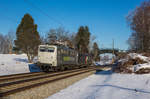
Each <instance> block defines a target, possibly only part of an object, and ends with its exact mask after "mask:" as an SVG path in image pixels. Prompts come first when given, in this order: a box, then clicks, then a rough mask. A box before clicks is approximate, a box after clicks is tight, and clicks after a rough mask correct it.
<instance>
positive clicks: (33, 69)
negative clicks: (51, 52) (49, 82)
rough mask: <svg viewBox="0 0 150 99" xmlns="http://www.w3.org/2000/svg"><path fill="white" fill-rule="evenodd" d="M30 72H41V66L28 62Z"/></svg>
mask: <svg viewBox="0 0 150 99" xmlns="http://www.w3.org/2000/svg"><path fill="white" fill-rule="evenodd" d="M28 66H29V70H30V72H40V71H41V70H40V68H39V67H38V66H37V65H36V64H28Z"/></svg>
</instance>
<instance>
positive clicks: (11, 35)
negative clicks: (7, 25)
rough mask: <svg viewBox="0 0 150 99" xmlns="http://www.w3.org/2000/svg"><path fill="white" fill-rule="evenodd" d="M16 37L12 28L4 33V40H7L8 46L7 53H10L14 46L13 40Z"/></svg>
mask: <svg viewBox="0 0 150 99" xmlns="http://www.w3.org/2000/svg"><path fill="white" fill-rule="evenodd" d="M15 38H16V35H15V32H13V31H12V30H11V31H9V32H8V34H7V35H6V40H7V42H8V47H9V53H10V54H11V53H12V50H13V47H14V40H15Z"/></svg>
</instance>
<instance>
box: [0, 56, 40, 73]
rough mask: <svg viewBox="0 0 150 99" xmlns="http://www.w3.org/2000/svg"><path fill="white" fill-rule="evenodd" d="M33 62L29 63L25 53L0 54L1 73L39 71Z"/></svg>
mask: <svg viewBox="0 0 150 99" xmlns="http://www.w3.org/2000/svg"><path fill="white" fill-rule="evenodd" d="M34 69H36V70H37V68H36V67H35V65H33V64H28V60H27V56H26V55H25V54H22V55H15V54H0V75H9V74H18V73H26V72H37V71H39V70H37V71H36V70H34Z"/></svg>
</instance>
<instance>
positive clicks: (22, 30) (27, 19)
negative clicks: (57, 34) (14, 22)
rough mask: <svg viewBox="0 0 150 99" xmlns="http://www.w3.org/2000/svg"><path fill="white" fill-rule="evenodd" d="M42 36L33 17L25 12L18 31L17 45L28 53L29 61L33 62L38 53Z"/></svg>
mask: <svg viewBox="0 0 150 99" xmlns="http://www.w3.org/2000/svg"><path fill="white" fill-rule="evenodd" d="M39 44H40V36H39V33H38V31H37V25H36V24H34V20H33V18H32V17H31V16H30V15H29V14H25V15H24V17H23V18H22V20H21V23H20V24H19V26H18V28H17V31H16V40H15V46H16V47H17V48H18V49H20V51H21V52H23V53H26V54H27V56H28V60H29V62H32V61H33V59H34V57H35V56H36V55H37V49H38V45H39Z"/></svg>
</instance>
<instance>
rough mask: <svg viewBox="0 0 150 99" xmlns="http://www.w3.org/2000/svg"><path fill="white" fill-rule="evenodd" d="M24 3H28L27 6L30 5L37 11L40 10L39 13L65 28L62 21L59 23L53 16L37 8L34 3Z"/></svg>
mask: <svg viewBox="0 0 150 99" xmlns="http://www.w3.org/2000/svg"><path fill="white" fill-rule="evenodd" d="M24 2H26V3H27V4H29V5H30V6H32V7H33V8H36V9H37V10H39V12H41V13H42V14H43V15H45V16H47V17H48V18H49V19H50V20H53V21H55V22H56V23H58V24H59V25H61V26H63V24H62V23H61V22H60V21H58V20H56V19H55V18H53V17H52V16H50V15H48V14H47V13H46V12H44V11H43V10H41V9H40V8H39V7H37V6H35V5H34V4H33V3H32V2H29V1H28V0H24Z"/></svg>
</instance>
